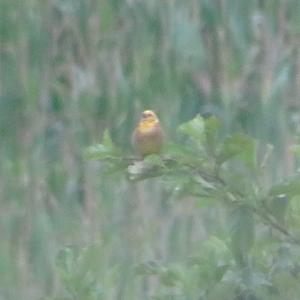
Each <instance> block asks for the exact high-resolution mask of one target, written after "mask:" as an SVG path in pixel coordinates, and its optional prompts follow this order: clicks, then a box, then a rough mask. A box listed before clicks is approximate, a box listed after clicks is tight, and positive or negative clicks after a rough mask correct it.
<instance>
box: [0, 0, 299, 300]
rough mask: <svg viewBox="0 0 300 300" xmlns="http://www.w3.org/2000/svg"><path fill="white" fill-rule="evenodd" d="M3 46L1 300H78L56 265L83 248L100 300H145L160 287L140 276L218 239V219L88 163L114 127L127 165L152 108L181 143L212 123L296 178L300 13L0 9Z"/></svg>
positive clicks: (267, 7)
mask: <svg viewBox="0 0 300 300" xmlns="http://www.w3.org/2000/svg"><path fill="white" fill-rule="evenodd" d="M0 38H1V44H0V53H1V60H0V67H1V73H0V76H1V82H0V97H1V98H0V139H1V140H0V141H1V142H0V157H1V158H0V162H1V164H0V197H1V203H0V236H1V241H0V299H1V300H2V299H3V300H9V299H22V300H26V299H31V300H34V299H41V297H44V296H48V297H49V299H52V298H51V297H57V298H55V299H69V298H64V296H57V295H60V293H62V292H61V290H62V284H61V282H60V280H59V278H58V275H57V271H56V270H55V257H56V256H57V253H58V252H59V250H60V249H62V248H64V247H66V246H72V247H78V248H79V249H82V248H84V247H86V246H89V245H97V246H95V247H96V250H95V253H94V254H93V255H94V256H93V255H89V257H94V259H92V262H91V265H94V266H95V269H96V272H97V274H98V277H97V279H98V280H99V282H101V286H102V287H101V288H102V289H103V290H104V291H105V292H104V294H105V296H103V298H95V299H150V296H149V295H153V294H154V293H155V292H156V286H157V284H156V282H155V281H154V282H152V281H151V280H150V283H149V281H147V280H145V279H143V278H137V277H135V276H134V275H133V269H132V266H134V265H136V264H138V263H139V262H141V261H143V260H162V261H168V262H172V261H175V262H178V261H181V260H183V259H184V258H185V257H187V256H189V255H191V254H193V253H194V252H197V251H198V250H197V249H198V248H199V247H200V246H201V241H203V240H204V239H206V238H207V236H208V235H210V234H211V233H212V232H218V230H219V226H220V221H219V217H218V216H219V213H218V211H214V210H207V211H205V213H203V210H201V209H200V208H199V209H197V208H195V207H196V206H197V205H196V204H195V202H194V199H184V201H173V200H172V195H171V193H170V192H169V191H168V188H167V187H166V186H164V185H162V184H161V182H160V180H159V179H153V180H148V181H145V182H142V183H130V182H128V181H127V180H126V179H125V178H123V177H122V176H120V175H112V176H107V175H103V173H102V169H103V166H102V165H101V164H100V163H98V162H89V161H86V160H85V159H84V158H83V152H84V149H85V148H86V147H88V146H90V145H92V144H95V143H98V142H99V141H100V140H101V137H102V134H103V132H104V130H105V129H106V128H108V129H109V131H110V133H111V136H112V139H113V141H114V143H116V145H118V146H119V147H120V148H122V149H123V150H124V151H125V152H128V153H130V152H131V151H132V150H131V146H130V142H129V141H130V135H131V132H132V130H133V128H134V126H135V124H136V122H137V120H138V118H139V114H140V112H141V111H142V110H144V109H153V110H155V111H156V112H157V113H158V115H159V117H160V119H161V122H162V124H163V126H164V128H165V131H166V132H167V135H168V137H169V139H170V140H174V141H175V140H176V139H177V137H176V128H177V127H178V125H179V124H180V123H182V122H184V121H187V120H189V119H191V118H193V117H194V116H195V115H197V114H198V113H200V114H203V115H210V114H212V115H216V116H217V117H218V118H220V119H221V120H222V124H223V127H224V130H225V131H226V132H227V133H230V132H235V131H243V132H246V133H248V134H250V135H251V136H253V137H255V138H259V139H262V140H263V141H265V142H267V143H272V144H274V145H275V146H276V153H277V155H278V158H279V160H278V161H279V162H280V164H279V167H278V169H276V170H277V171H278V172H280V174H281V175H280V176H284V175H287V174H290V172H292V171H293V169H294V161H293V159H292V158H291V157H290V156H289V154H288V151H287V149H288V147H289V145H290V144H291V143H293V142H294V141H295V136H296V135H297V133H299V130H300V47H299V45H300V1H299V0H283V1H280V0H257V1H256V0H249V1H246V0H243V1H241V0H216V1H211V0H197V1H196V0H186V1H179V0H168V1H166V0H165V1H162V0H147V1H145V0H77V1H76V0H45V1H39V0H28V1H20V0H0ZM276 176H277V175H275V177H276ZM74 272H75V271H74ZM62 294H63V293H62ZM59 297H60V298H59ZM148 297H149V298H148ZM72 299H92V298H87V297H84V296H82V297H79V298H72ZM157 299H160V298H157ZM161 299H162V298H161ZM168 299H173V298H168ZM174 299H175V298H174ZM176 299H177V298H176ZM180 299H181V298H180ZM186 299H196V298H192V297H191V298H186ZM197 299H198V298H197ZM216 299H217V298H216ZM276 299H277V298H276ZM295 299H296V298H295Z"/></svg>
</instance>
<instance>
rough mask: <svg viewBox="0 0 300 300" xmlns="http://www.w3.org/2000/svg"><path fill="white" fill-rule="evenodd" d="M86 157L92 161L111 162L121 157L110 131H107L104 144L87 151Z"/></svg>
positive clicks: (91, 147)
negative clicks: (110, 160)
mask: <svg viewBox="0 0 300 300" xmlns="http://www.w3.org/2000/svg"><path fill="white" fill-rule="evenodd" d="M85 157H86V158H87V159H91V160H109V159H117V158H120V157H121V153H120V151H119V150H118V149H117V148H116V147H115V145H114V144H113V142H112V139H111V137H110V134H109V131H108V130H105V131H104V134H103V139H102V144H96V145H93V146H90V147H88V148H87V149H86V150H85Z"/></svg>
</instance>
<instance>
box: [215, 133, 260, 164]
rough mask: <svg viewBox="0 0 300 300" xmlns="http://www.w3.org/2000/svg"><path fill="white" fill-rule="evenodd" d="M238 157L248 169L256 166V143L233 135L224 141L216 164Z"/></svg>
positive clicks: (241, 135)
mask: <svg viewBox="0 0 300 300" xmlns="http://www.w3.org/2000/svg"><path fill="white" fill-rule="evenodd" d="M237 155H239V156H240V158H241V159H242V160H243V161H244V162H245V163H246V165H247V166H248V167H251V168H253V167H255V165H256V142H255V140H254V139H252V138H251V137H249V136H247V135H243V134H235V135H233V136H230V137H228V138H226V139H225V141H224V143H223V145H222V146H221V149H220V150H219V154H218V158H217V162H218V164H219V165H221V164H223V163H224V162H226V161H227V160H229V159H231V158H233V157H235V156H237Z"/></svg>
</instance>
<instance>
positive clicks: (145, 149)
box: [132, 110, 164, 157]
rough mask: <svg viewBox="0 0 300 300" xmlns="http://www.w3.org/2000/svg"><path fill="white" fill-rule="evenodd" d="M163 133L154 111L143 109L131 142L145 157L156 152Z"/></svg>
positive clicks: (161, 142)
mask: <svg viewBox="0 0 300 300" xmlns="http://www.w3.org/2000/svg"><path fill="white" fill-rule="evenodd" d="M163 139H164V134H163V131H162V129H161V126H160V122H159V119H158V117H157V115H156V114H155V112H154V111H152V110H145V111H143V113H142V115H141V119H140V122H139V124H138V126H137V127H136V129H135V130H134V132H133V135H132V144H133V146H134V148H135V149H136V150H137V152H138V153H139V154H140V155H141V156H143V157H145V156H147V155H150V154H158V153H159V152H160V151H161V148H162V145H163Z"/></svg>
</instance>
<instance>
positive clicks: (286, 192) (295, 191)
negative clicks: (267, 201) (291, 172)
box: [269, 177, 300, 199]
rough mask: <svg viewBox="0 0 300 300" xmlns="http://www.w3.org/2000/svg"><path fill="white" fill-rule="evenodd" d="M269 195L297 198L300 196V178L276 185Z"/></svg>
mask: <svg viewBox="0 0 300 300" xmlns="http://www.w3.org/2000/svg"><path fill="white" fill-rule="evenodd" d="M269 194H270V195H271V196H280V195H282V196H286V197H288V198H290V199H291V198H293V197H295V196H298V195H300V178H299V177H295V178H292V179H290V180H289V181H287V182H284V183H280V184H277V185H274V186H273V187H272V188H271V190H270V192H269Z"/></svg>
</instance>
